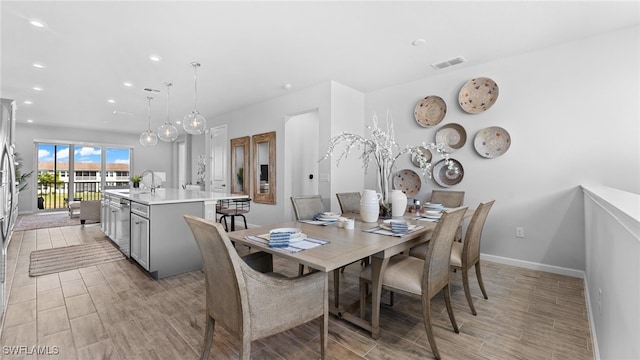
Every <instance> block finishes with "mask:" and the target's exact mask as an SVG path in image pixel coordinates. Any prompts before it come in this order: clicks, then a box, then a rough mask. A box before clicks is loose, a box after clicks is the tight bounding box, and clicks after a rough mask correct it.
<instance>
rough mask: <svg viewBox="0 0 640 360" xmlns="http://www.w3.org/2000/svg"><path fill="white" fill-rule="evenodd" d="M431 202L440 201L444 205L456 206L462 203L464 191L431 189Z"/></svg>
mask: <svg viewBox="0 0 640 360" xmlns="http://www.w3.org/2000/svg"><path fill="white" fill-rule="evenodd" d="M429 201H431V202H432V203H441V204H442V205H444V207H448V208H457V207H460V206H462V204H463V203H464V191H450V190H432V191H431V200H429Z"/></svg>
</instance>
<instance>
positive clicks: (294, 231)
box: [269, 228, 307, 243]
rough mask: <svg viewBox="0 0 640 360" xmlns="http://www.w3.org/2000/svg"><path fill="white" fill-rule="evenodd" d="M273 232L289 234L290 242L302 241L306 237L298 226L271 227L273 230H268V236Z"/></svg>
mask: <svg viewBox="0 0 640 360" xmlns="http://www.w3.org/2000/svg"><path fill="white" fill-rule="evenodd" d="M274 232H279V233H289V234H291V236H290V237H289V242H290V243H293V242H298V241H302V240H304V239H306V238H307V235H306V234H305V233H302V232H300V229H298V228H278V229H273V230H271V231H269V236H271V234H272V233H274Z"/></svg>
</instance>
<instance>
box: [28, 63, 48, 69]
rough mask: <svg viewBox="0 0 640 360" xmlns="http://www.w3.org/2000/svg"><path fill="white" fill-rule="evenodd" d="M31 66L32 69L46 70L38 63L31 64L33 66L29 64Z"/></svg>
mask: <svg viewBox="0 0 640 360" xmlns="http://www.w3.org/2000/svg"><path fill="white" fill-rule="evenodd" d="M31 65H33V67H34V68H38V69H44V68H46V66H44V65H42V64H40V63H33V64H31Z"/></svg>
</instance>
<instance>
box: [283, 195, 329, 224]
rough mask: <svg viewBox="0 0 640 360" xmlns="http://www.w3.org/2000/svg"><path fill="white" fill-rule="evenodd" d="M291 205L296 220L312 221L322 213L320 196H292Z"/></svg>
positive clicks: (322, 207)
mask: <svg viewBox="0 0 640 360" xmlns="http://www.w3.org/2000/svg"><path fill="white" fill-rule="evenodd" d="M291 204H292V205H293V212H294V214H295V216H296V220H298V221H300V220H313V218H314V217H315V216H316V215H317V214H319V213H321V212H323V211H324V203H323V202H322V198H321V197H320V195H302V196H292V197H291Z"/></svg>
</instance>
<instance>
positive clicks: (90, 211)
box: [80, 200, 102, 224]
mask: <svg viewBox="0 0 640 360" xmlns="http://www.w3.org/2000/svg"><path fill="white" fill-rule="evenodd" d="M101 209H102V203H101V201H100V200H83V201H80V224H84V223H85V222H86V221H87V220H89V221H98V222H99V221H100V213H101Z"/></svg>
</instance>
